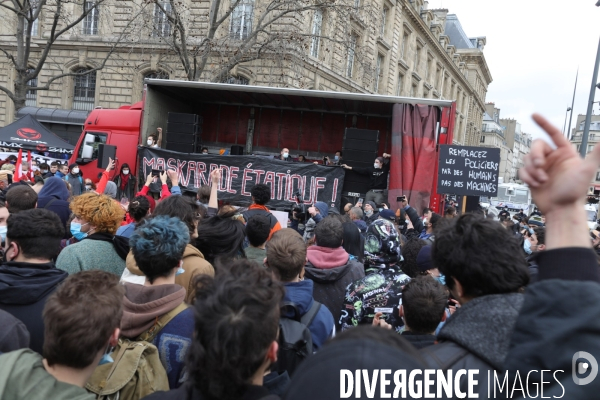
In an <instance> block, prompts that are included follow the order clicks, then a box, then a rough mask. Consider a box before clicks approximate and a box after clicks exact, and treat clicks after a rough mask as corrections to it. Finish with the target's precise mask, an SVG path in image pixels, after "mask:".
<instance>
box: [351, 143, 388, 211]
mask: <svg viewBox="0 0 600 400" xmlns="http://www.w3.org/2000/svg"><path fill="white" fill-rule="evenodd" d="M340 156H341V153H340ZM390 157H391V155H390V154H387V153H383V156H382V157H377V158H376V159H375V162H374V163H373V168H359V167H350V166H348V165H346V164H342V167H344V168H345V169H350V170H353V171H355V172H356V173H358V174H361V175H368V176H370V177H371V181H370V183H369V191H368V192H367V194H366V196H365V202H366V201H374V202H375V204H381V203H383V202H384V201H385V199H386V196H385V192H386V191H387V186H388V175H389V173H390Z"/></svg>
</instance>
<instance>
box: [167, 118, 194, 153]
mask: <svg viewBox="0 0 600 400" xmlns="http://www.w3.org/2000/svg"><path fill="white" fill-rule="evenodd" d="M201 124H202V117H200V116H199V115H196V114H182V113H169V115H168V118H167V135H166V148H167V150H173V151H179V152H184V153H193V152H196V151H198V148H199V147H200V145H201V143H202V138H201V135H202V126H201Z"/></svg>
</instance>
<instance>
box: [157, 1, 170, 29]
mask: <svg viewBox="0 0 600 400" xmlns="http://www.w3.org/2000/svg"><path fill="white" fill-rule="evenodd" d="M159 4H160V6H159ZM161 7H162V9H161ZM163 10H164V11H163ZM171 11H172V10H171V3H170V2H169V1H161V2H160V3H155V4H154V29H153V30H152V36H153V37H167V36H169V35H171V22H170V21H169V17H168V15H167V14H171Z"/></svg>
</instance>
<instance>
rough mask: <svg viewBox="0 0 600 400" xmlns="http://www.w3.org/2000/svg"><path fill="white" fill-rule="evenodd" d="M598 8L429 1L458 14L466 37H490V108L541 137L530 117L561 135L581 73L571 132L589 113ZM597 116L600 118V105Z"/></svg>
mask: <svg viewBox="0 0 600 400" xmlns="http://www.w3.org/2000/svg"><path fill="white" fill-rule="evenodd" d="M595 3H596V0H570V1H560V2H559V1H556V0H554V1H548V0H545V1H541V0H519V1H517V0H502V1H489V0H430V1H429V8H430V9H431V8H447V9H448V11H449V13H451V14H457V16H458V18H459V20H460V22H461V24H462V27H463V29H464V30H465V32H466V33H467V35H468V36H470V37H473V36H486V37H487V45H486V47H485V50H484V54H485V57H486V60H487V63H488V66H489V68H490V72H491V74H492V77H493V79H494V80H493V82H492V83H491V84H490V86H489V87H488V93H487V97H486V101H491V102H494V103H496V107H499V108H500V109H501V112H500V116H501V117H502V118H514V119H516V120H517V121H519V122H520V123H521V125H522V127H523V131H524V132H528V133H531V134H532V135H533V136H534V138H535V137H540V136H541V135H542V133H541V130H540V129H539V128H538V127H537V126H536V125H535V123H533V121H532V120H531V118H530V115H531V114H532V113H533V112H539V113H541V114H543V115H545V116H546V117H547V118H549V119H550V120H551V121H552V122H553V123H554V124H555V125H557V126H558V127H559V128H560V129H561V130H562V129H563V124H564V121H565V112H566V109H567V107H569V106H570V105H571V99H572V96H573V85H574V83H575V74H576V72H577V67H578V66H579V83H578V87H577V95H576V97H575V112H574V114H573V126H575V120H576V116H577V114H585V112H586V109H587V101H588V97H589V91H590V86H591V83H592V73H593V68H594V61H595V57H596V50H597V49H598V39H599V38H600V7H596V6H595ZM599 81H600V78H599ZM598 100H600V90H596V101H598ZM594 111H595V114H600V107H599V105H598V104H596V105H595V107H594ZM567 124H568V121H567Z"/></svg>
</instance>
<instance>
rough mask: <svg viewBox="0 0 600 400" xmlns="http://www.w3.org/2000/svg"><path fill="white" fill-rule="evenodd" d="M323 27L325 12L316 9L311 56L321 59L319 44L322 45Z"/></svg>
mask: <svg viewBox="0 0 600 400" xmlns="http://www.w3.org/2000/svg"><path fill="white" fill-rule="evenodd" d="M322 26H323V10H321V9H316V10H315V15H314V16H313V23H312V32H311V33H312V35H313V37H312V41H311V43H310V55H311V56H313V57H319V44H320V43H321V27H322Z"/></svg>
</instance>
